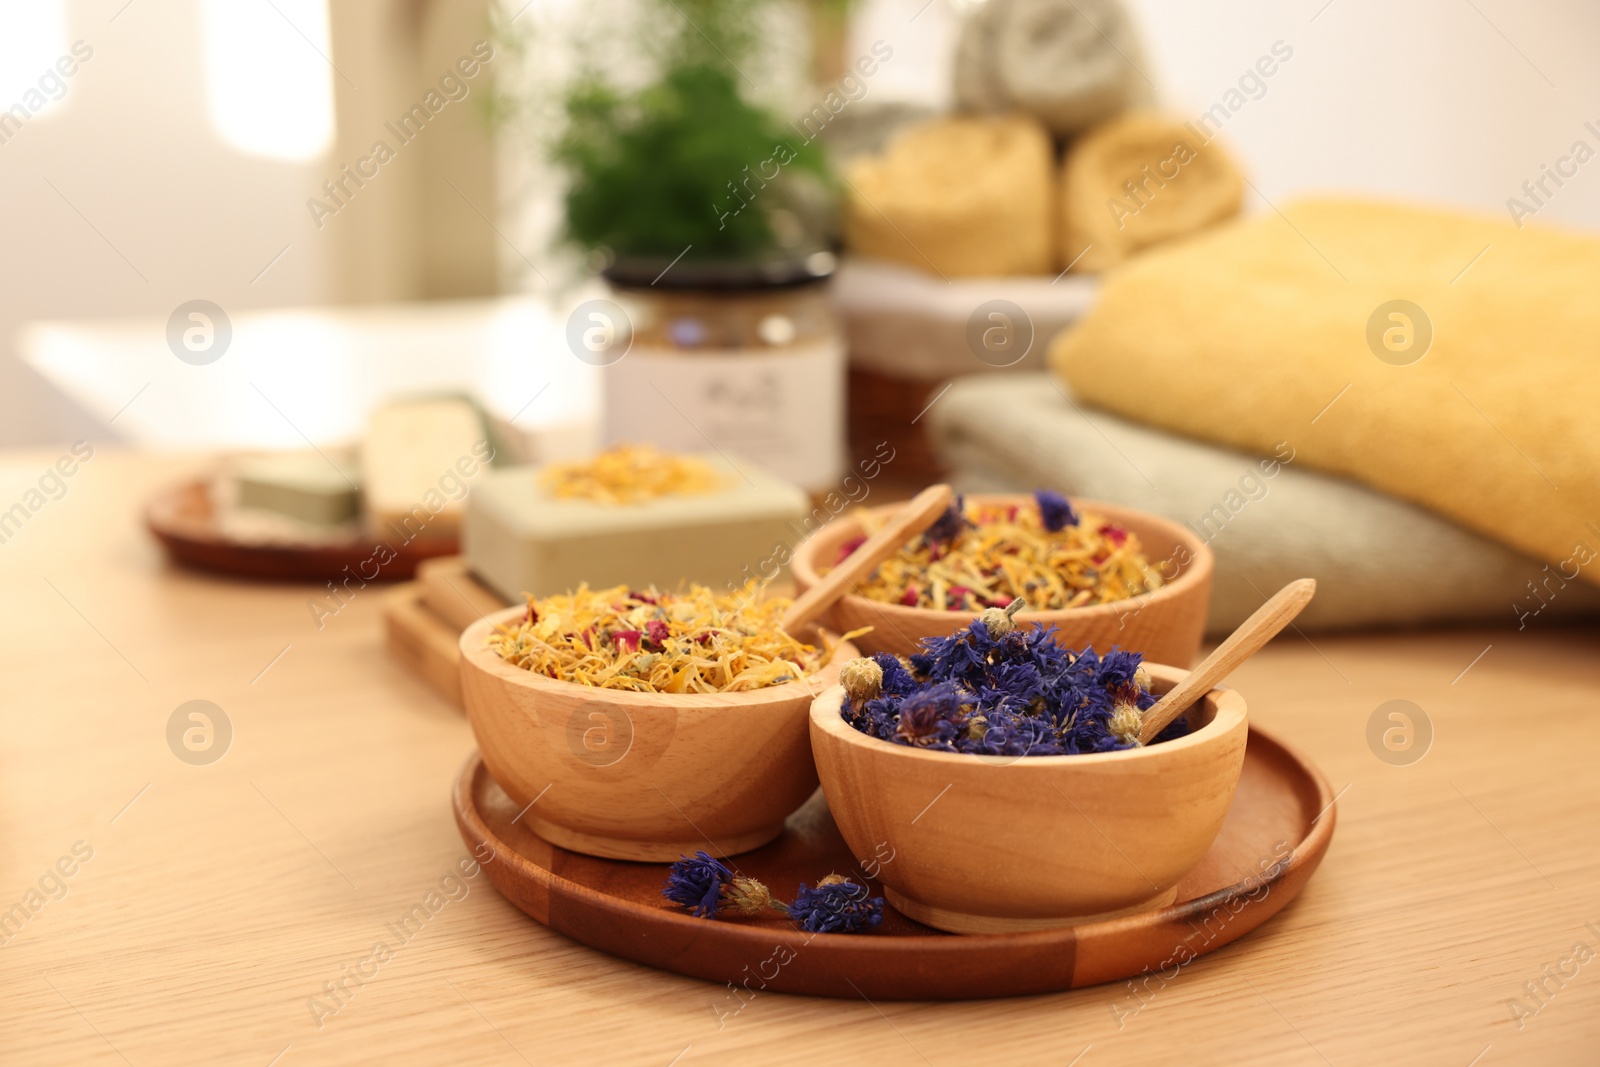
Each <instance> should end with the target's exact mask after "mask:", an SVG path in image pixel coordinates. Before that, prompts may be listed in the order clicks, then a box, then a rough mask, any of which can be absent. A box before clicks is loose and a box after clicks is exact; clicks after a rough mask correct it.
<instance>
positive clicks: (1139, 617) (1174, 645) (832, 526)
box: [790, 491, 1213, 666]
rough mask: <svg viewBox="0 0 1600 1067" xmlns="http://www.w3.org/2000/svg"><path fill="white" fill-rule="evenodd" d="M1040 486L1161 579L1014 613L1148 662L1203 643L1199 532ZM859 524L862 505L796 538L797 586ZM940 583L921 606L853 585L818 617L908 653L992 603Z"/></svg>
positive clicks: (869, 643)
mask: <svg viewBox="0 0 1600 1067" xmlns="http://www.w3.org/2000/svg"><path fill="white" fill-rule="evenodd" d="M1041 494H1043V491H1041ZM1041 494H1034V495H1030V494H1026V493H1018V494H975V495H972V496H968V497H966V498H965V500H966V504H967V507H968V510H969V511H971V510H979V511H996V510H1007V509H1017V510H1020V509H1027V508H1035V507H1038V504H1037V503H1036V500H1037V499H1038V496H1039V495H1041ZM1046 495H1048V496H1052V497H1054V498H1055V500H1056V501H1058V502H1059V504H1060V505H1064V506H1066V510H1067V514H1068V515H1070V516H1072V521H1073V522H1074V523H1076V521H1077V516H1078V515H1080V514H1081V515H1083V516H1093V517H1095V518H1096V519H1098V520H1101V521H1102V522H1103V523H1104V524H1105V527H1104V528H1106V529H1108V530H1111V531H1115V532H1116V533H1117V534H1118V535H1121V534H1124V533H1125V534H1131V535H1133V537H1135V538H1136V539H1137V544H1138V545H1139V546H1140V548H1141V549H1142V551H1143V554H1144V557H1145V558H1146V559H1147V560H1148V562H1149V565H1150V567H1151V569H1152V570H1154V571H1155V572H1156V573H1157V574H1158V575H1159V576H1160V579H1161V584H1160V585H1159V587H1158V588H1155V589H1154V590H1151V591H1148V592H1140V593H1138V594H1136V595H1133V596H1128V597H1125V598H1122V599H1117V600H1111V601H1108V602H1106V603H1091V604H1085V605H1082V606H1078V607H1063V608H1057V609H1051V610H1032V609H1027V608H1025V609H1024V610H1022V611H1021V612H1020V614H1018V615H1017V616H1016V621H1017V623H1018V624H1019V625H1030V624H1032V623H1043V624H1045V625H1046V626H1054V627H1055V633H1056V640H1057V641H1058V642H1059V643H1060V644H1061V645H1063V646H1064V647H1068V648H1080V647H1083V646H1085V645H1089V646H1093V647H1095V648H1111V647H1112V646H1114V645H1115V646H1118V647H1120V648H1124V649H1131V650H1133V651H1136V652H1139V653H1142V654H1143V655H1144V656H1145V657H1146V658H1147V659H1148V660H1150V661H1151V662H1155V663H1171V664H1176V665H1179V666H1188V665H1190V664H1192V663H1193V662H1194V661H1195V657H1196V655H1197V654H1198V652H1199V650H1200V640H1201V638H1202V637H1203V636H1204V633H1205V624H1206V613H1207V611H1208V610H1209V609H1210V606H1211V573H1212V558H1213V557H1212V553H1211V549H1210V548H1209V547H1208V546H1207V544H1206V542H1205V540H1204V539H1203V538H1201V537H1200V536H1199V535H1197V534H1196V533H1195V532H1194V531H1192V530H1190V529H1188V528H1187V527H1184V526H1182V525H1180V524H1178V523H1175V522H1172V521H1170V520H1168V519H1164V518H1161V517H1160V516H1158V515H1152V514H1150V513H1149V512H1144V511H1139V510H1137V509H1134V508H1125V507H1119V506H1117V505H1114V504H1105V503H1100V502H1098V501H1093V500H1082V499H1079V498H1076V497H1074V498H1072V499H1071V500H1070V504H1069V503H1068V501H1067V500H1066V498H1063V497H1060V496H1059V495H1058V494H1046ZM900 507H901V505H899V504H886V505H882V506H880V507H876V508H870V509H866V510H867V511H868V513H869V515H870V516H872V517H876V518H878V519H880V520H881V519H884V518H887V517H888V516H890V515H892V514H894V512H895V511H896V510H898V509H899V508H900ZM864 533H865V530H864V527H863V523H862V520H861V517H860V516H859V515H856V514H844V515H841V516H840V517H838V518H837V519H834V520H833V521H832V522H830V523H828V524H827V525H826V526H824V527H822V528H821V529H820V530H818V531H817V532H816V533H815V534H814V535H813V536H812V537H810V538H809V539H808V540H806V541H805V542H803V543H802V544H800V545H799V546H798V547H797V548H796V549H795V550H794V554H793V558H792V560H791V562H790V570H791V572H792V574H793V576H794V582H795V587H796V590H797V594H796V595H798V594H799V593H804V592H805V591H806V590H807V589H809V588H811V587H812V586H813V585H815V584H817V582H818V581H820V580H821V578H822V576H823V574H824V573H825V572H826V571H827V570H828V569H829V568H831V567H832V566H834V565H835V564H836V563H837V562H838V561H839V560H841V559H842V558H844V556H845V555H846V554H848V552H849V551H850V550H851V549H852V548H853V546H854V545H857V544H860V543H861V541H862V540H864V536H863V535H864ZM930 533H931V531H930ZM880 571H881V567H880ZM874 577H875V578H876V577H877V572H875V575H874ZM930 584H931V583H930ZM955 588H956V589H958V590H959V589H960V587H959V586H958V587H955ZM938 592H939V594H940V596H939V599H940V600H941V601H942V602H944V603H945V604H946V606H944V607H929V606H926V604H927V602H928V600H929V598H928V597H927V596H926V595H924V596H921V597H920V598H918V600H919V606H908V605H907V604H905V603H895V602H890V601H886V600H883V599H876V598H869V597H868V596H864V595H860V594H858V593H857V594H851V595H849V596H846V597H843V598H842V599H840V600H839V602H838V603H837V604H835V605H834V606H833V608H832V609H830V611H829V612H828V613H827V614H826V615H824V616H823V620H822V621H823V625H825V626H827V627H828V629H830V630H833V631H835V632H837V633H850V632H853V631H856V630H860V629H862V628H863V627H871V628H872V629H871V631H870V632H869V633H866V634H863V635H861V636H859V637H857V638H856V645H857V646H858V647H860V648H861V649H862V651H863V652H865V653H869V654H870V653H875V652H890V653H893V654H895V655H901V656H908V655H910V654H912V653H913V652H915V651H916V650H917V649H918V647H919V646H920V644H921V642H922V641H923V640H924V639H925V638H929V637H939V636H943V635H946V634H949V633H952V632H954V631H955V630H957V629H959V628H961V627H963V626H966V625H968V624H969V623H971V622H972V621H973V620H974V619H976V618H977V617H978V614H979V612H980V611H982V609H983V608H984V607H986V606H994V605H991V604H985V603H983V602H981V599H980V598H978V597H977V596H975V595H974V596H969V597H963V598H961V599H954V598H952V599H948V600H947V599H946V597H945V595H944V592H945V591H944V590H943V589H941V590H938ZM995 603H996V604H999V603H1001V602H999V601H997V602H995Z"/></svg>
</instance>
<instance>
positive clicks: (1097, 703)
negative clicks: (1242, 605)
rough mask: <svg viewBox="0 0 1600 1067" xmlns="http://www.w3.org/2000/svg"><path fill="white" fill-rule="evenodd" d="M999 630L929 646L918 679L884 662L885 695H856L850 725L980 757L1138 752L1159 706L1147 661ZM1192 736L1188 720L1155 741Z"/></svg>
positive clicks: (982, 626)
mask: <svg viewBox="0 0 1600 1067" xmlns="http://www.w3.org/2000/svg"><path fill="white" fill-rule="evenodd" d="M997 621H998V620H997V619H996V618H989V619H984V618H982V617H980V618H978V619H976V620H974V621H973V622H972V623H971V624H969V625H968V626H966V627H963V628H962V629H960V630H957V631H956V632H955V633H953V634H950V635H949V636H946V637H930V638H925V639H924V640H923V641H922V644H921V651H919V652H918V653H916V654H915V655H913V656H912V657H911V667H912V671H911V672H906V671H905V669H904V666H903V665H902V664H901V663H900V661H899V660H896V659H894V658H893V657H886V656H883V655H881V654H880V655H879V657H877V662H878V663H879V665H880V666H881V668H882V672H883V676H884V681H883V685H882V687H881V690H880V692H879V694H878V695H877V696H876V697H875V698H873V699H866V700H861V699H853V698H852V697H851V695H850V694H847V695H846V698H845V700H844V704H843V710H842V716H843V718H844V719H845V721H847V722H848V723H850V725H851V726H853V727H854V728H855V729H857V730H860V731H861V732H862V733H865V734H868V735H870V736H872V737H876V738H879V739H880V740H884V741H891V742H895V743H897V744H903V745H915V746H918V747H922V748H930V749H934V750H938V751H953V752H967V753H974V754H980V755H994V756H1043V755H1075V754H1079V753H1085V752H1111V751H1116V750H1118V749H1124V748H1132V747H1135V746H1136V745H1138V744H1139V740H1138V737H1139V729H1140V727H1141V726H1142V722H1143V715H1142V713H1143V712H1145V711H1146V710H1148V709H1149V708H1150V707H1151V705H1153V704H1154V703H1155V696H1154V695H1153V694H1152V693H1151V692H1150V678H1149V675H1148V673H1147V672H1146V671H1145V670H1144V667H1143V665H1142V657H1141V656H1140V655H1139V654H1138V653H1136V652H1130V651H1127V650H1126V649H1121V648H1115V647H1114V648H1112V649H1111V650H1110V651H1108V652H1106V653H1104V654H1101V653H1098V652H1096V651H1095V650H1094V649H1093V648H1085V649H1083V650H1081V651H1078V652H1074V651H1071V650H1070V649H1064V648H1062V647H1061V646H1059V645H1057V644H1056V643H1055V641H1054V640H1053V638H1054V635H1055V630H1054V628H1053V627H1052V628H1049V629H1047V628H1045V627H1044V626H1041V625H1038V624H1035V625H1033V626H1032V627H1027V628H1023V627H1012V628H1010V629H1008V628H1007V627H1006V626H1005V624H1003V623H999V624H998V625H996V623H997ZM891 674H892V675H893V676H894V678H893V684H891V680H890V679H891ZM908 682H909V685H908ZM867 691H868V690H867V689H866V688H861V689H860V692H861V694H862V695H865V693H866V692H867ZM1188 729H1189V728H1188V724H1187V723H1186V722H1185V721H1184V720H1182V719H1180V720H1178V721H1177V722H1174V723H1173V724H1172V725H1171V726H1169V727H1167V728H1166V729H1165V730H1163V731H1162V732H1161V733H1160V734H1159V735H1158V736H1157V737H1156V739H1155V740H1156V741H1158V742H1159V741H1169V740H1172V739H1173V738H1176V737H1182V736H1183V735H1184V734H1186V733H1188ZM1153 743H1154V742H1153Z"/></svg>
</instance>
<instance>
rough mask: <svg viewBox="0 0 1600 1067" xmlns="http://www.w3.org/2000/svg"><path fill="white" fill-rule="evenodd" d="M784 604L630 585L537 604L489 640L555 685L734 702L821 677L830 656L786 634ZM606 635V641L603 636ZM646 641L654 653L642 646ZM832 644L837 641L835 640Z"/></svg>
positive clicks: (754, 594) (747, 593) (700, 589)
mask: <svg viewBox="0 0 1600 1067" xmlns="http://www.w3.org/2000/svg"><path fill="white" fill-rule="evenodd" d="M789 603H790V602H789V600H788V599H787V598H785V597H773V598H770V599H762V598H761V597H760V596H759V591H758V589H757V587H756V586H754V585H751V586H747V587H746V588H745V589H744V590H743V591H741V592H740V593H736V594H732V595H729V596H718V595H717V594H715V593H713V592H712V591H711V590H710V589H707V588H706V587H704V586H699V585H695V586H690V588H689V590H688V592H686V593H657V592H655V591H654V590H651V591H650V592H648V593H641V592H638V591H636V590H630V589H628V588H627V587H626V586H617V587H616V588H613V589H603V590H599V591H595V590H591V589H590V588H589V587H588V586H586V585H585V586H580V587H579V589H578V591H577V592H575V593H569V594H566V595H563V596H552V597H545V598H543V599H541V600H537V601H535V600H533V599H532V598H530V599H529V605H528V606H529V611H528V615H526V616H524V617H523V618H521V619H519V620H517V621H516V622H515V623H512V624H510V625H507V626H502V627H500V628H498V629H497V630H496V631H495V632H494V633H493V634H491V635H490V636H489V647H491V648H492V649H494V650H495V651H496V652H497V653H499V655H500V657H501V658H502V659H504V660H505V661H506V662H508V663H510V664H512V665H514V666H517V667H522V668H524V669H526V670H530V671H533V672H535V673H538V674H542V675H544V676H546V677H548V678H558V679H560V680H562V681H568V682H576V683H577V684H579V685H591V686H597V687H599V688H604V689H628V690H633V691H635V692H641V693H726V692H742V691H745V690H750V689H760V688H763V687H765V686H770V685H782V684H784V683H785V682H791V681H794V680H796V679H799V678H803V677H806V676H807V675H810V674H813V673H815V672H816V671H818V670H820V669H821V668H822V666H823V665H824V664H825V663H827V661H828V659H829V657H830V656H831V655H832V652H833V648H834V647H836V645H837V643H836V642H833V643H829V642H825V643H824V646H823V647H822V648H820V649H819V648H817V647H815V646H813V645H809V644H806V643H804V642H802V641H798V640H796V639H795V638H793V637H790V636H789V635H788V634H787V633H785V632H784V631H783V628H782V626H781V620H782V617H783V611H784V609H785V608H787V607H788V606H789ZM600 635H604V637H601V636H600ZM646 637H648V638H649V641H650V644H651V645H652V646H653V647H652V648H651V649H650V650H649V651H648V652H646V651H643V650H642V648H641V645H642V644H643V640H644V639H645V638H646ZM830 641H831V639H830Z"/></svg>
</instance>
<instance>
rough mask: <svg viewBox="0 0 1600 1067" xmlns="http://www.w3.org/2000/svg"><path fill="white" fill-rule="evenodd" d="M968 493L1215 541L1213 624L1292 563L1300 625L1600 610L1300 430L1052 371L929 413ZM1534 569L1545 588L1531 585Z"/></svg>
mask: <svg viewBox="0 0 1600 1067" xmlns="http://www.w3.org/2000/svg"><path fill="white" fill-rule="evenodd" d="M926 421H927V422H928V423H930V424H931V428H930V431H929V432H930V433H931V435H932V437H933V442H934V446H935V448H936V450H937V451H938V453H939V456H940V459H941V460H943V461H944V462H945V463H947V464H949V465H950V466H951V467H952V468H954V474H953V476H952V481H953V482H954V484H955V485H956V487H957V488H958V489H961V490H964V491H966V492H1027V491H1031V490H1033V489H1035V488H1038V487H1047V488H1052V489H1058V490H1061V491H1063V492H1066V493H1068V494H1071V495H1080V496H1084V497H1088V498H1090V499H1093V500H1105V501H1109V502H1111V503H1116V504H1124V505H1127V506H1129V507H1135V508H1141V509H1143V510H1145V511H1150V512H1154V513H1155V514H1157V515H1163V516H1165V517H1167V518H1169V519H1172V520H1173V521H1175V522H1180V523H1183V524H1184V525H1186V526H1188V527H1189V528H1190V529H1191V530H1193V531H1194V532H1195V533H1197V534H1199V535H1200V537H1202V538H1204V539H1205V540H1206V542H1207V543H1208V544H1209V545H1210V546H1211V549H1212V551H1213V552H1214V553H1215V554H1216V561H1217V566H1216V571H1215V574H1214V577H1213V583H1212V592H1211V615H1210V618H1209V620H1208V621H1207V629H1208V631H1209V632H1211V633H1219V632H1226V631H1228V630H1231V629H1233V628H1234V627H1235V626H1237V625H1238V624H1239V623H1240V622H1243V621H1244V619H1245V618H1246V617H1247V616H1249V615H1250V613H1251V612H1253V611H1255V610H1256V609H1257V608H1259V607H1260V606H1261V603H1262V601H1263V600H1264V599H1265V598H1266V597H1267V595H1269V594H1270V593H1272V592H1273V591H1274V590H1276V589H1278V588H1279V587H1280V586H1282V585H1284V584H1286V583H1287V582H1290V581H1292V580H1294V579H1295V578H1305V577H1311V578H1315V579H1317V583H1318V585H1317V599H1316V600H1315V601H1313V602H1312V603H1311V605H1310V606H1309V607H1307V608H1306V610H1305V613H1304V614H1302V615H1301V616H1300V618H1299V619H1298V620H1297V622H1296V625H1298V626H1300V627H1301V628H1302V629H1306V630H1313V629H1323V630H1327V629H1345V628H1353V627H1373V626H1402V625H1415V624H1420V623H1428V622H1466V621H1477V620H1489V621H1495V622H1502V623H1511V624H1514V625H1517V626H1525V625H1532V624H1533V623H1534V622H1535V620H1537V621H1538V622H1539V623H1544V622H1548V621H1549V620H1550V619H1551V618H1554V617H1561V616H1572V615H1578V614H1595V613H1600V590H1594V589H1591V588H1588V587H1587V586H1585V585H1583V584H1581V583H1575V582H1574V583H1567V585H1566V587H1565V588H1554V587H1551V586H1550V585H1549V584H1548V580H1549V575H1548V572H1547V571H1545V570H1543V569H1542V568H1541V567H1540V564H1539V563H1538V562H1536V561H1534V560H1533V559H1530V558H1529V557H1527V556H1524V555H1521V554H1519V553H1517V552H1513V551H1512V550H1511V549H1508V548H1506V547H1504V546H1502V545H1499V544H1496V543H1495V542H1493V541H1490V540H1487V539H1485V538H1483V537H1480V536H1479V535H1477V534H1474V533H1472V532H1471V531H1469V530H1466V529H1463V528H1462V527H1460V526H1457V525H1456V524H1454V523H1452V522H1450V521H1448V520H1446V519H1443V518H1440V517H1439V516H1437V515H1434V514H1433V513H1431V512H1428V511H1424V510H1423V509H1421V508H1419V507H1416V506H1415V505H1413V504H1408V503H1406V502H1405V501H1402V500H1396V499H1395V498H1393V497H1390V496H1385V495H1383V494H1381V493H1377V492H1374V491H1373V490H1371V489H1367V488H1365V487H1364V486H1361V485H1357V484H1356V483H1354V482H1347V481H1344V480H1343V479H1339V478H1332V477H1329V476H1327V475H1324V474H1319V473H1317V472H1316V471H1314V470H1312V469H1310V468H1309V467H1308V466H1306V464H1305V462H1304V456H1303V455H1301V454H1300V453H1299V452H1298V451H1297V450H1296V446H1295V445H1294V444H1293V443H1289V442H1285V444H1284V446H1283V447H1282V448H1278V449H1277V450H1276V451H1270V450H1269V452H1268V453H1267V454H1266V455H1262V456H1251V455H1246V454H1244V453H1241V452H1234V451H1232V450H1229V449H1225V448H1218V447H1215V446H1212V445H1205V444H1200V443H1197V442H1194V441H1190V440H1186V439H1184V438H1181V437H1175V436H1172V435H1170V434H1166V433H1163V432H1161V431H1159V430H1154V429H1149V428H1146V427H1143V426H1139V425H1136V424H1134V423H1131V422H1127V421H1124V420H1123V419H1119V418H1117V417H1116V416H1114V415H1107V414H1105V413H1104V412H1101V411H1096V410H1095V409H1093V408H1088V407H1085V406H1083V405H1082V404H1081V403H1080V402H1078V401H1076V400H1073V399H1069V398H1068V395H1067V394H1066V393H1064V392H1063V391H1062V389H1061V387H1060V384H1059V383H1058V382H1056V381H1054V379H1053V378H1052V377H1050V376H1047V375H1043V374H1007V375H997V376H989V377H983V378H965V379H962V380H960V381H957V382H956V383H955V384H954V385H952V386H951V387H950V390H949V392H948V393H946V394H945V395H944V396H943V397H941V398H940V400H939V402H938V403H937V404H935V405H934V406H933V407H932V408H931V409H930V410H929V411H928V418H927V420H926ZM1530 583H1533V584H1534V585H1535V586H1536V587H1537V588H1539V590H1540V594H1539V595H1538V596H1535V595H1533V594H1532V593H1530V591H1529V585H1530Z"/></svg>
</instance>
